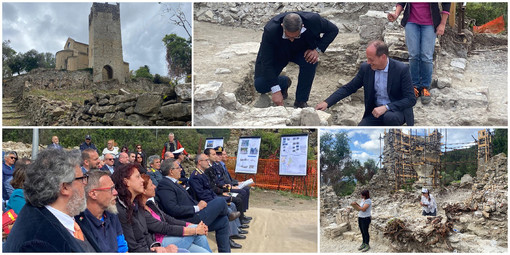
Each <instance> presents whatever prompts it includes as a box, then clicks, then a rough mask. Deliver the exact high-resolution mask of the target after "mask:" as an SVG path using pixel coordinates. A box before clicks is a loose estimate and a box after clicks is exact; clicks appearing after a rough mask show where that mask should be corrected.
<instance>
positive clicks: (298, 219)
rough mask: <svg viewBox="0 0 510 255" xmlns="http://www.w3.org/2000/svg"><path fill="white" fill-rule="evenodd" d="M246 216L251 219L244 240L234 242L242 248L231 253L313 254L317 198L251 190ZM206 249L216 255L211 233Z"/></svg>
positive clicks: (315, 235)
mask: <svg viewBox="0 0 510 255" xmlns="http://www.w3.org/2000/svg"><path fill="white" fill-rule="evenodd" d="M246 215H247V216H250V217H253V220H252V221H251V222H250V224H249V226H250V227H249V228H248V229H246V230H248V232H249V233H248V234H247V235H246V236H247V238H246V239H244V240H235V241H236V242H237V243H239V244H241V245H242V246H243V248H242V249H232V253H276V252H293V253H298V252H299V253H303V252H306V253H316V252H318V242H317V234H318V233H317V226H318V214H317V199H303V198H298V197H295V196H293V195H291V194H289V193H279V192H277V191H272V190H262V189H255V190H254V189H252V191H251V193H250V208H249V210H248V211H247V212H246ZM208 240H209V246H210V247H211V250H213V252H217V251H218V249H217V246H216V242H215V239H214V233H210V234H209V236H208Z"/></svg>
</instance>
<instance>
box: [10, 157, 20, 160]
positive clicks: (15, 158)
mask: <svg viewBox="0 0 510 255" xmlns="http://www.w3.org/2000/svg"><path fill="white" fill-rule="evenodd" d="M10 158H11V159H14V160H18V158H17V157H10Z"/></svg>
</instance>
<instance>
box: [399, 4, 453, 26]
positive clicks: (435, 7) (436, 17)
mask: <svg viewBox="0 0 510 255" xmlns="http://www.w3.org/2000/svg"><path fill="white" fill-rule="evenodd" d="M397 4H398V5H400V6H402V7H403V8H404V17H402V22H401V23H400V24H402V26H403V27H405V26H406V24H407V20H408V19H409V15H410V14H411V4H412V3H405V2H403V3H397ZM441 6H442V7H443V11H446V12H450V6H451V3H442V4H441ZM430 13H431V14H432V23H433V24H434V32H435V31H436V28H437V26H439V24H441V11H440V10H439V3H430Z"/></svg>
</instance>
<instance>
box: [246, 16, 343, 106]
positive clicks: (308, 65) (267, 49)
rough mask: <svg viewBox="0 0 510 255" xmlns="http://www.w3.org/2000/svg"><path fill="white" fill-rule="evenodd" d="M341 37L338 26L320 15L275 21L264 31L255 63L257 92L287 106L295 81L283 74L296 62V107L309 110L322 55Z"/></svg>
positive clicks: (281, 17) (280, 18)
mask: <svg viewBox="0 0 510 255" xmlns="http://www.w3.org/2000/svg"><path fill="white" fill-rule="evenodd" d="M337 34H338V28H337V27H336V25H335V24H333V23H331V22H330V21H328V20H327V19H325V18H322V17H321V16H320V15H319V14H317V13H312V12H290V13H282V14H279V15H277V16H275V17H274V18H272V19H271V20H270V21H269V22H268V23H267V24H266V26H265V27H264V33H263V34H262V42H261V43H260V48H259V52H258V54H257V61H256V63H255V89H256V90H257V92H259V93H267V92H270V91H271V92H272V96H271V97H272V98H271V99H272V100H273V102H274V104H275V105H283V100H285V99H287V96H288V93H287V90H288V88H289V86H290V84H291V81H290V78H289V77H287V76H284V75H280V73H281V72H282V70H283V68H284V67H285V66H287V64H288V63H289V62H294V63H296V64H297V65H298V66H299V76H298V84H297V88H296V100H295V101H294V107H299V108H304V107H308V105H307V103H306V102H307V101H308V97H309V95H310V90H311V89H312V83H313V79H314V78H315V69H316V68H317V65H318V61H319V53H323V52H325V51H326V48H327V47H328V46H329V44H330V43H331V42H333V40H334V39H335V37H336V35H337Z"/></svg>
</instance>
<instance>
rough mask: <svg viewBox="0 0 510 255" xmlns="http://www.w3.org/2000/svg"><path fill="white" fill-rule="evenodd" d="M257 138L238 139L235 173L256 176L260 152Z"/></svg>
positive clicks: (259, 139)
mask: <svg viewBox="0 0 510 255" xmlns="http://www.w3.org/2000/svg"><path fill="white" fill-rule="evenodd" d="M260 141H261V138H260V137H259V136H257V137H255V136H252V137H240V138H239V145H238V147H237V162H236V171H235V172H236V173H242V174H256V173H257V166H258V164H259V152H260Z"/></svg>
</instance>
